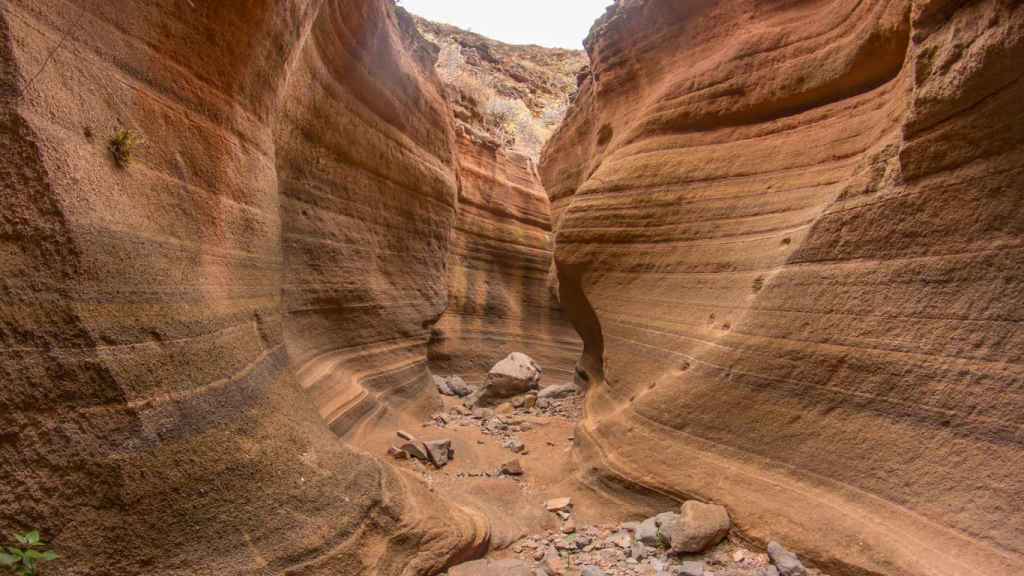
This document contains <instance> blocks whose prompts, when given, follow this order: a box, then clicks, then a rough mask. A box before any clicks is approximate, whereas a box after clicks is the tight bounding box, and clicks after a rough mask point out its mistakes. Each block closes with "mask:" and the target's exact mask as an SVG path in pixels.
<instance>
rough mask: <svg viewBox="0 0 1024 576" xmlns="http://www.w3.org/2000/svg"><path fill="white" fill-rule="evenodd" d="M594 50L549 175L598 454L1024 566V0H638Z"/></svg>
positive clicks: (787, 528) (665, 479) (945, 556)
mask: <svg viewBox="0 0 1024 576" xmlns="http://www.w3.org/2000/svg"><path fill="white" fill-rule="evenodd" d="M588 47H589V51H590V55H591V58H592V67H593V75H592V77H591V78H590V79H588V80H586V82H585V84H584V86H583V88H582V92H581V95H580V97H579V99H578V101H577V103H576V106H575V108H574V109H573V110H572V111H570V114H569V117H568V119H567V122H566V124H565V125H563V127H562V128H561V129H560V131H559V132H558V133H557V134H556V135H555V137H554V138H553V139H552V141H551V142H550V143H549V145H548V148H547V150H546V153H545V158H544V162H543V165H542V175H543V178H544V182H545V184H546V185H547V189H548V192H549V193H550V195H551V197H552V199H553V201H554V206H555V211H556V213H559V214H560V215H561V217H560V221H559V224H558V225H557V227H556V230H557V236H556V262H557V265H558V267H559V274H560V277H561V290H562V299H563V304H564V305H565V306H566V307H567V309H568V310H569V312H570V314H571V315H572V316H573V319H574V321H575V322H576V323H577V326H578V327H579V328H580V331H581V333H582V334H583V335H584V340H585V347H586V351H585V354H584V357H583V359H582V361H581V365H582V366H583V367H584V368H586V369H587V370H588V371H589V372H590V373H591V375H592V377H593V379H594V380H595V381H598V382H599V383H598V385H597V386H596V387H595V389H594V390H593V392H592V393H591V394H590V396H589V398H588V407H587V418H586V421H585V422H584V424H583V426H582V428H583V434H582V436H583V437H584V438H585V441H586V442H585V443H586V445H585V447H584V457H585V458H590V462H589V464H590V465H591V467H589V468H587V471H588V472H589V473H590V474H591V478H592V479H598V478H599V477H600V476H618V477H626V478H628V479H630V480H631V481H633V482H636V483H638V484H640V485H643V486H646V487H648V488H651V489H653V490H655V491H658V492H661V493H664V494H671V495H674V496H677V497H681V496H684V495H686V496H699V497H702V498H705V499H710V500H715V501H718V502H721V503H723V504H725V505H726V506H728V508H729V510H730V512H731V513H732V515H733V517H734V519H735V521H736V524H737V526H738V528H739V529H740V530H741V531H742V533H743V534H744V535H745V536H747V537H749V538H752V539H754V540H756V541H759V542H765V541H766V540H767V539H769V538H775V539H779V540H781V541H783V542H785V543H786V545H787V546H789V547H791V548H795V549H797V550H801V551H802V552H803V553H804V555H805V556H806V557H807V558H809V559H811V560H813V561H814V562H816V563H818V564H819V565H821V566H822V567H825V568H827V569H828V570H829V571H830V572H831V573H839V574H846V573H849V574H866V573H872V574H874V573H878V574H910V575H925V574H928V575H932V576H935V575H950V576H952V575H957V576H962V575H965V574H972V575H977V576H982V575H984V576H997V575H1001V576H1010V575H1012V574H1021V573H1024V516H1022V515H1021V514H1020V513H1019V512H1020V503H1021V502H1024V476H1022V475H1021V474H1020V473H1019V472H1020V470H1021V469H1022V466H1024V447H1022V435H1021V431H1022V430H1024V419H1022V414H1024V392H1022V390H1024V388H1022V386H1021V382H1024V368H1022V365H1024V364H1022V362H1024V357H1022V350H1024V331H1021V330H1020V325H1021V321H1022V320H1024V316H1022V312H1021V310H1022V309H1024V307H1022V304H1024V292H1022V287H1024V195H1022V194H1021V190H1022V188H1024V172H1022V166H1024V120H1022V119H1024V83H1022V80H1021V68H1020V66H1019V62H1022V61H1024V5H1022V4H1021V3H1020V2H1012V1H1007V0H984V1H979V2H970V3H960V2H946V1H913V2H911V1H909V0H871V1H867V2H859V1H853V0H805V1H784V2H763V1H757V0H732V1H728V2H710V1H701V2H671V1H667V0H666V1H659V0H646V1H645V0H632V1H630V0H624V1H620V2H618V4H617V6H616V7H615V8H614V9H612V10H610V11H609V13H608V14H607V15H606V16H605V17H604V18H603V19H602V20H601V21H600V22H599V23H598V24H597V25H596V27H595V29H594V32H593V33H592V36H591V38H590V39H589V42H588ZM602 373H603V374H602Z"/></svg>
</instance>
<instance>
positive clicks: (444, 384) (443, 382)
mask: <svg viewBox="0 0 1024 576" xmlns="http://www.w3.org/2000/svg"><path fill="white" fill-rule="evenodd" d="M434 385H435V386H437V391H438V392H440V393H441V394H443V395H445V396H455V392H453V391H452V389H451V388H450V387H449V386H448V379H447V378H444V377H442V376H438V375H436V374H435V375H434Z"/></svg>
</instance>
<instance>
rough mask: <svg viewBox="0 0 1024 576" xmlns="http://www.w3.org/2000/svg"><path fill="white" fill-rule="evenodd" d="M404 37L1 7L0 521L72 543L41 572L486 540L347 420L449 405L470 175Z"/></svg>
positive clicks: (315, 560) (198, 9) (122, 570)
mask: <svg viewBox="0 0 1024 576" xmlns="http://www.w3.org/2000/svg"><path fill="white" fill-rule="evenodd" d="M400 26H401V27H406V28H407V27H408V22H405V21H400V20H397V19H396V16H395V15H394V13H393V11H392V8H391V7H390V5H389V4H388V3H385V2H381V1H377V0H356V1H341V0H323V1H320V0H288V1H272V0H231V1H217V2H190V1H186V0H162V1H158V2H141V1H130V2H129V1H125V2H115V3H110V2H101V1H93V0H82V1H80V2H73V3H70V2H62V1H58V0H32V1H28V0H12V1H10V2H5V3H3V4H2V5H0V71H2V74H0V97H2V101H0V131H2V134H3V138H0V147H2V150H3V153H2V154H0V176H2V178H0V182H2V184H0V185H2V189H0V195H2V198H3V207H4V209H3V210H2V211H0V227H2V228H0V230H2V234H0V246H2V252H0V254H2V257H0V269H2V271H3V274H2V278H3V279H2V281H0V282H2V284H0V286H2V290H3V298H2V307H0V328H2V331H0V339H2V348H3V352H2V354H3V361H2V362H0V367H2V370H3V377H4V384H3V386H0V455H2V458H0V462H2V463H0V486H2V487H3V490H0V524H2V525H3V527H4V529H5V530H16V529H30V528H39V529H41V530H42V531H43V533H44V534H45V535H46V536H47V537H48V538H52V539H53V542H54V545H55V547H56V548H57V549H58V550H59V551H60V553H61V555H62V560H61V561H59V562H57V563H54V565H53V566H52V568H51V567H48V570H47V573H53V574H107V573H118V574H157V575H171V574H182V575H183V574H189V575H203V574H218V575H221V574H239V575H241V574H246V575H248V574H257V573H260V574H264V573H266V574H286V573H287V574H294V573H302V574H356V573H374V574H377V573H379V574H419V573H427V572H436V571H438V570H440V569H441V568H442V567H443V566H444V564H445V563H446V562H447V561H449V560H450V559H452V558H455V557H458V556H460V555H463V556H464V555H465V554H468V553H471V552H472V551H473V550H474V549H476V547H478V546H479V545H480V544H481V543H482V542H483V541H484V539H485V538H486V529H485V527H483V526H482V521H481V520H480V519H479V517H478V516H476V515H473V514H470V513H468V512H465V511H462V510H456V509H453V508H451V507H449V506H447V505H445V504H443V503H440V502H438V501H436V499H433V498H430V497H429V493H428V492H427V491H426V489H425V488H424V487H422V485H420V484H418V483H416V482H413V481H411V480H409V479H407V478H406V477H404V476H403V475H400V474H398V473H396V472H395V471H393V470H392V469H391V468H390V467H388V466H386V465H384V464H381V463H379V462H378V461H376V460H373V459H370V458H368V457H366V456H365V455H359V454H356V453H355V452H354V451H352V450H351V449H349V448H346V447H345V446H343V445H342V444H341V443H340V442H338V440H337V438H336V436H335V435H334V434H332V433H331V431H330V430H329V429H328V427H327V426H326V425H325V423H324V419H326V420H327V421H329V422H332V423H334V424H335V425H336V426H339V425H342V424H343V423H342V422H341V420H343V419H340V418H339V417H338V415H339V414H340V413H341V412H343V411H344V409H345V408H346V407H349V408H353V409H355V408H359V407H362V408H364V412H365V409H367V408H370V409H373V408H379V406H381V405H383V404H386V403H387V402H392V403H403V402H404V403H407V404H410V405H412V406H413V408H415V407H416V406H418V405H421V404H422V405H424V409H426V408H425V405H427V404H429V403H430V401H431V400H430V398H431V397H432V396H431V395H432V394H433V392H432V389H431V388H429V387H428V386H427V384H428V379H427V376H426V375H427V371H426V368H425V358H426V341H427V337H428V334H429V326H430V324H431V323H432V322H433V321H434V320H435V319H436V317H437V316H438V315H439V314H440V313H441V311H442V310H443V308H444V305H445V302H446V294H445V289H444V262H445V258H446V255H447V244H448V237H449V234H450V227H451V224H452V222H453V220H454V216H455V201H456V189H457V186H456V176H455V165H454V160H453V142H452V133H451V128H450V125H449V122H450V121H449V116H450V112H449V111H448V109H447V107H446V105H445V104H444V102H443V100H442V98H441V96H440V88H439V86H438V84H437V81H436V80H435V79H434V78H433V74H432V72H430V71H429V66H423V65H422V62H419V61H418V60H419V59H420V58H421V56H419V54H421V52H420V51H419V49H418V48H417V45H416V44H415V41H414V40H412V39H410V37H409V36H408V35H403V34H402V33H400V32H399V27H400ZM371 71H372V72H371ZM121 127H128V128H132V129H134V130H135V131H137V132H139V133H141V134H143V135H144V136H145V138H146V142H145V144H144V145H141V146H139V147H137V148H136V150H135V160H134V162H133V163H132V164H131V165H130V166H129V167H128V168H127V169H119V168H117V167H116V165H115V164H114V162H113V160H112V159H111V157H110V154H109V151H108V142H109V140H110V138H111V137H112V136H113V134H114V133H115V131H116V130H117V129H119V128H121ZM327 369H330V370H332V371H334V373H336V374H339V375H341V376H334V377H326V376H325V375H324V374H323V373H322V372H323V371H324V370H327ZM296 372H297V373H298V378H296V377H295V373H296ZM302 387H305V388H307V389H308V391H309V392H310V393H309V394H305V393H303V392H302ZM385 401H387V402H385ZM318 412H319V414H318ZM321 416H323V417H324V418H321Z"/></svg>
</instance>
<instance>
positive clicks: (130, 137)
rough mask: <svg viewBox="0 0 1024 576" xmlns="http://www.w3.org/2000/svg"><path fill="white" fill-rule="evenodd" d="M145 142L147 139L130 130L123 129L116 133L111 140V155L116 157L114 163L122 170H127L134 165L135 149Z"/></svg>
mask: <svg viewBox="0 0 1024 576" xmlns="http://www.w3.org/2000/svg"><path fill="white" fill-rule="evenodd" d="M143 142H145V139H144V138H143V137H142V136H140V135H139V134H137V133H136V132H135V131H134V130H132V129H130V128H121V129H119V130H118V131H117V132H114V137H113V138H111V139H110V153H111V154H113V155H114V161H115V162H117V165H118V166H120V167H121V168H127V167H128V165H129V164H131V163H132V155H133V154H134V152H135V148H136V147H137V146H139V145H141V144H142V143H143Z"/></svg>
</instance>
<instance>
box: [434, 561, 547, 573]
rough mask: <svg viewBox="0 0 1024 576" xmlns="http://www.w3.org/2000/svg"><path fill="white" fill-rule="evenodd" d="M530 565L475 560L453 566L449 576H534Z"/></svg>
mask: <svg viewBox="0 0 1024 576" xmlns="http://www.w3.org/2000/svg"><path fill="white" fill-rule="evenodd" d="M532 574H533V572H532V571H531V570H530V565H529V564H527V563H526V562H524V561H522V560H514V559H513V560H474V561H472V562H466V563H465V564H459V565H458V566H453V567H452V568H451V569H449V570H448V576H532Z"/></svg>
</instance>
